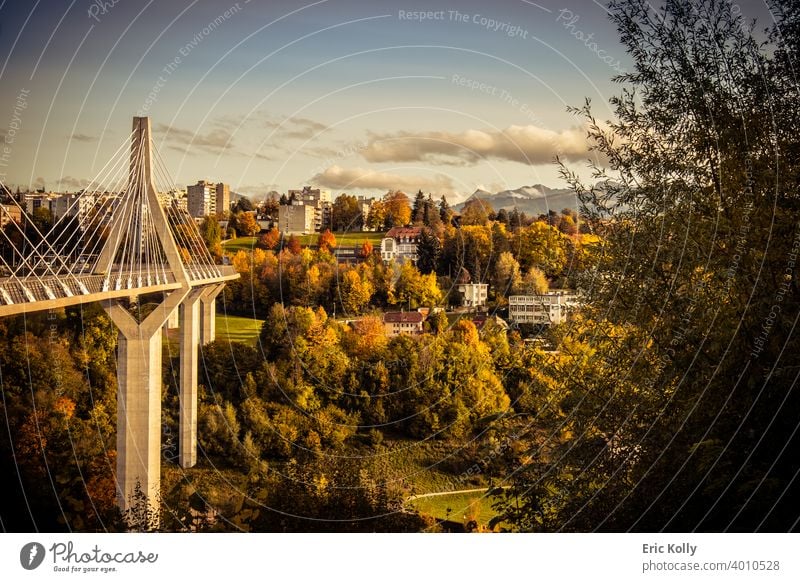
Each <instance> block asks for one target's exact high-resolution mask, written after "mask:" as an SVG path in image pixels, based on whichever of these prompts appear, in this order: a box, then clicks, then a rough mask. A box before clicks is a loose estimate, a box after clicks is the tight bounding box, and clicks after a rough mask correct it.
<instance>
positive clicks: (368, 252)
mask: <svg viewBox="0 0 800 582" xmlns="http://www.w3.org/2000/svg"><path fill="white" fill-rule="evenodd" d="M358 256H359V258H361V259H364V260H365V261H366V260H367V259H369V258H370V257H371V256H372V243H371V242H369V240H365V241H364V242H363V243H361V247H360V248H359V249H358Z"/></svg>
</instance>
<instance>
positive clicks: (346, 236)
mask: <svg viewBox="0 0 800 582" xmlns="http://www.w3.org/2000/svg"><path fill="white" fill-rule="evenodd" d="M383 235H384V233H382V232H335V233H333V236H335V237H336V244H337V245H340V246H346V247H354V246H358V245H360V244H361V243H363V242H364V241H365V240H368V241H369V242H371V243H372V246H373V247H375V246H378V245H380V244H381V240H383ZM318 238H319V234H316V233H315V234H304V235H303V236H301V237H300V244H302V245H315V244H317V239H318Z"/></svg>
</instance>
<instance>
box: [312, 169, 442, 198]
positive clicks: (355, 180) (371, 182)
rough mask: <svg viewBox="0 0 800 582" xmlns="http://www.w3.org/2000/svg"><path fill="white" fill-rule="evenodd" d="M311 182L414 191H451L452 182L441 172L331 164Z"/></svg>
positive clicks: (327, 186) (354, 187)
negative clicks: (390, 170)
mask: <svg viewBox="0 0 800 582" xmlns="http://www.w3.org/2000/svg"><path fill="white" fill-rule="evenodd" d="M311 182H313V183H314V184H317V185H319V186H323V187H325V188H335V189H342V190H346V189H372V190H404V191H406V192H414V191H417V190H424V191H428V192H441V191H451V190H452V189H453V184H452V181H451V180H450V178H448V177H447V176H443V175H441V174H436V175H434V176H432V177H424V176H414V175H408V174H391V173H388V172H376V171H374V170H366V169H364V168H342V167H340V166H331V167H329V168H327V169H326V170H325V171H324V172H320V173H318V174H317V175H316V176H314V177H313V178H311Z"/></svg>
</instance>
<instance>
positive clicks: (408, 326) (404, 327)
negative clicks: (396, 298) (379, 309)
mask: <svg viewBox="0 0 800 582" xmlns="http://www.w3.org/2000/svg"><path fill="white" fill-rule="evenodd" d="M423 323H425V314H424V313H422V312H419V311H390V312H389V313H384V314H383V328H384V331H385V332H386V335H387V336H389V337H394V336H397V335H420V334H422V333H423V328H422V324H423Z"/></svg>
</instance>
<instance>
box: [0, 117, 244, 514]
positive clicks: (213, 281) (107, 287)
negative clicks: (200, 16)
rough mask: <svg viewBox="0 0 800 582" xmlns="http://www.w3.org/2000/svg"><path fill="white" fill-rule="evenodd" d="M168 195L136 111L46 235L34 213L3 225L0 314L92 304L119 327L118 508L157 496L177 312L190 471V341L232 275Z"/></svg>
mask: <svg viewBox="0 0 800 582" xmlns="http://www.w3.org/2000/svg"><path fill="white" fill-rule="evenodd" d="M174 191H177V188H176V187H175V185H174V184H173V182H172V181H171V179H170V177H169V172H168V171H167V169H166V166H165V164H164V162H163V160H162V159H161V157H160V156H159V154H158V152H157V150H156V149H155V148H154V147H153V144H152V138H151V133H150V119H149V118H147V117H135V118H134V119H133V130H132V132H131V134H130V139H129V140H128V139H126V140H125V142H124V143H123V144H121V145H120V147H119V148H118V149H117V151H116V152H115V153H114V154H113V155H112V156H111V159H109V161H108V163H107V164H106V166H105V167H104V168H103V169H102V170H101V172H100V173H99V174H98V176H97V177H96V178H95V179H94V180H93V181H92V182H91V184H90V185H89V187H87V188H86V189H84V190H83V192H81V193H80V194H79V195H77V196H75V197H74V198H73V199H72V200H71V201H70V204H69V207H68V208H67V209H66V211H65V212H64V213H63V214H62V216H61V217H60V218H59V220H58V221H56V222H55V224H54V225H53V227H52V228H51V229H50V230H49V231H48V232H40V231H39V230H38V229H37V228H36V226H35V224H34V223H33V222H31V221H28V224H27V226H26V228H23V227H22V226H19V225H18V226H17V230H16V232H15V231H13V229H12V231H11V233H10V234H9V232H8V230H9V229H8V228H6V229H3V230H1V231H0V232H2V235H0V236H2V237H5V239H6V240H5V241H3V240H0V242H5V243H6V244H5V245H4V247H5V248H6V249H7V251H6V252H4V253H3V254H2V255H0V317H3V316H10V315H19V314H23V313H30V312H34V311H42V310H48V309H56V308H61V307H67V306H70V305H77V304H80V303H88V302H94V301H99V302H101V304H102V305H103V308H104V309H105V310H106V312H107V313H108V315H109V316H110V317H111V319H112V321H113V322H114V324H115V325H116V326H117V328H118V330H119V341H118V348H117V380H118V391H117V475H116V479H117V494H118V502H119V505H120V507H121V509H123V510H125V509H127V508H128V507H129V505H130V503H131V501H132V500H133V493H134V490H135V488H136V485H137V484H138V485H139V486H140V487H141V491H142V492H144V493H145V494H146V495H147V496H148V499H150V500H151V501H152V502H155V500H156V499H157V498H158V493H159V487H160V481H161V465H160V459H161V457H160V453H161V345H162V328H163V327H164V324H165V323H166V322H167V320H168V319H169V318H170V316H171V315H172V314H173V313H174V312H175V310H178V314H179V320H180V323H179V328H180V339H181V341H180V344H181V347H180V362H181V364H180V439H179V459H180V464H181V466H182V467H191V466H193V465H194V464H195V463H196V461H197V364H198V361H197V358H198V346H199V345H200V344H201V343H207V342H209V341H211V340H213V339H214V316H215V308H214V305H215V298H216V296H217V295H218V294H219V292H220V291H222V289H223V287H224V285H225V282H226V281H229V280H232V279H236V278H238V274H237V273H236V272H235V271H234V269H233V268H232V267H229V266H222V265H216V264H215V263H214V260H213V258H212V256H211V254H210V253H209V252H208V249H207V248H206V245H205V243H204V242H203V240H202V238H201V236H200V233H199V232H198V229H197V225H196V224H195V222H194V219H193V218H192V217H191V216H189V214H188V212H187V211H186V209H185V208H181V207H179V206H178V205H177V204H176V203H175V201H174V200H173V199H172V198H171V196H169V193H170V192H174ZM12 222H13V221H12ZM13 224H16V223H13ZM8 249H10V251H8ZM143 296H148V297H147V304H148V306H149V305H150V304H151V303H152V302H153V301H154V300H157V299H159V298H160V299H161V302H160V303H159V304H158V305H157V306H156V307H155V309H153V310H152V311H150V312H149V313H147V314H144V313H143V311H144V310H143V309H140V308H139V307H141V306H140V305H138V303H139V300H140V298H142V297H143ZM159 296H160V297H159Z"/></svg>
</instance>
